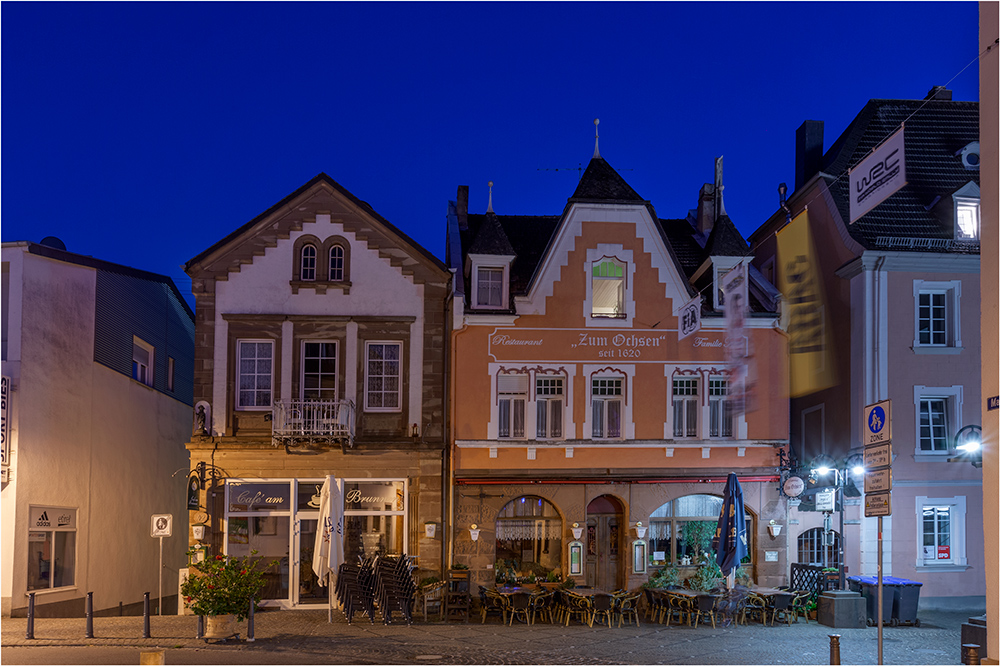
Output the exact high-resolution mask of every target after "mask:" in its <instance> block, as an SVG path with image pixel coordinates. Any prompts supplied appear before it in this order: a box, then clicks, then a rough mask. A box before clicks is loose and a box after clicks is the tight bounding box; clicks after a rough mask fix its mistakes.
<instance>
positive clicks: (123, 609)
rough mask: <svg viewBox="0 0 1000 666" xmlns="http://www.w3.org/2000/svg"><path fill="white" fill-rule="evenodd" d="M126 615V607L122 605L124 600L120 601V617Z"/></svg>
mask: <svg viewBox="0 0 1000 666" xmlns="http://www.w3.org/2000/svg"><path fill="white" fill-rule="evenodd" d="M124 616H125V607H124V606H123V605H122V602H120V601H119V602H118V617H124Z"/></svg>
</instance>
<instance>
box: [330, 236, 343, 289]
mask: <svg viewBox="0 0 1000 666" xmlns="http://www.w3.org/2000/svg"><path fill="white" fill-rule="evenodd" d="M343 280H344V246H343V245H334V246H333V247H331V248H330V282H343Z"/></svg>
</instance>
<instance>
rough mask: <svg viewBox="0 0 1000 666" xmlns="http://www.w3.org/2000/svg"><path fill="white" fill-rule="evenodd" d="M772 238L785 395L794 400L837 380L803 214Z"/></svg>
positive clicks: (819, 282) (820, 281)
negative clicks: (783, 313) (783, 331)
mask: <svg viewBox="0 0 1000 666" xmlns="http://www.w3.org/2000/svg"><path fill="white" fill-rule="evenodd" d="M777 237H778V271H777V273H778V289H779V290H781V293H782V295H783V296H784V298H785V300H784V304H783V307H784V308H786V309H787V315H788V316H787V326H788V335H789V344H788V352H789V369H790V373H791V377H790V382H789V389H790V393H791V396H792V397H793V398H795V397H799V396H803V395H808V394H810V393H814V392H816V391H820V390H822V389H825V388H829V387H831V386H833V385H835V384H836V383H837V376H836V368H834V366H833V354H832V353H831V349H830V343H831V338H830V323H829V320H828V317H829V315H828V312H827V310H826V302H825V300H824V297H823V279H822V274H821V273H820V269H819V264H817V263H816V251H815V249H814V248H813V242H812V235H811V233H810V231H809V213H808V212H807V211H803V212H801V213H799V215H797V216H796V217H795V219H793V220H792V221H791V222H790V223H789V224H788V225H786V226H785V227H784V228H783V229H781V230H780V231H779V232H778V234H777ZM784 318H785V317H783V319H784Z"/></svg>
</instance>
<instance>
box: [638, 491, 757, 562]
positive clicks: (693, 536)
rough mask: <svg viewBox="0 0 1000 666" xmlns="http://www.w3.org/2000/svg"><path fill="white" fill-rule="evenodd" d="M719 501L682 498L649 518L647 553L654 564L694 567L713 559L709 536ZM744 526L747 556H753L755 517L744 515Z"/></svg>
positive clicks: (711, 497)
mask: <svg viewBox="0 0 1000 666" xmlns="http://www.w3.org/2000/svg"><path fill="white" fill-rule="evenodd" d="M721 512H722V498H721V497H718V496H716V495H685V496H684V497H678V498H677V499H675V500H671V501H669V502H667V503H665V504H663V505H662V506H660V508H658V509H657V510H656V511H654V512H653V513H652V514H650V516H649V523H650V525H649V552H650V553H651V554H652V564H653V565H664V564H673V565H674V566H688V565H690V566H696V565H698V564H701V563H702V562H703V561H704V559H705V557H706V556H705V553H708V557H710V558H713V559H714V557H715V550H714V549H713V548H712V537H713V536H714V535H715V528H716V525H718V523H719V514H720V513H721ZM744 518H745V520H746V526H747V542H748V543H747V546H748V551H749V552H748V555H747V556H746V557H744V558H743V561H742V563H743V564H748V563H749V562H751V561H752V556H753V538H752V535H753V534H754V530H755V527H754V517H753V515H752V514H751V513H750V512H749V511H747V512H745V514H744Z"/></svg>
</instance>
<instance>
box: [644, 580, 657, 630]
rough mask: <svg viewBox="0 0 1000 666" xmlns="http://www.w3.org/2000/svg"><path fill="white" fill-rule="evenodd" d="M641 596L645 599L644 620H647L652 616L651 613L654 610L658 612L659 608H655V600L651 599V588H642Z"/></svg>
mask: <svg viewBox="0 0 1000 666" xmlns="http://www.w3.org/2000/svg"><path fill="white" fill-rule="evenodd" d="M642 596H643V598H644V599H645V600H646V612H645V615H646V621H647V622H648V621H649V618H651V617H653V613H654V612H657V613H658V612H659V610H658V609H657V608H656V602H655V601H653V590H652V589H650V588H648V587H646V588H643V590H642Z"/></svg>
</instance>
